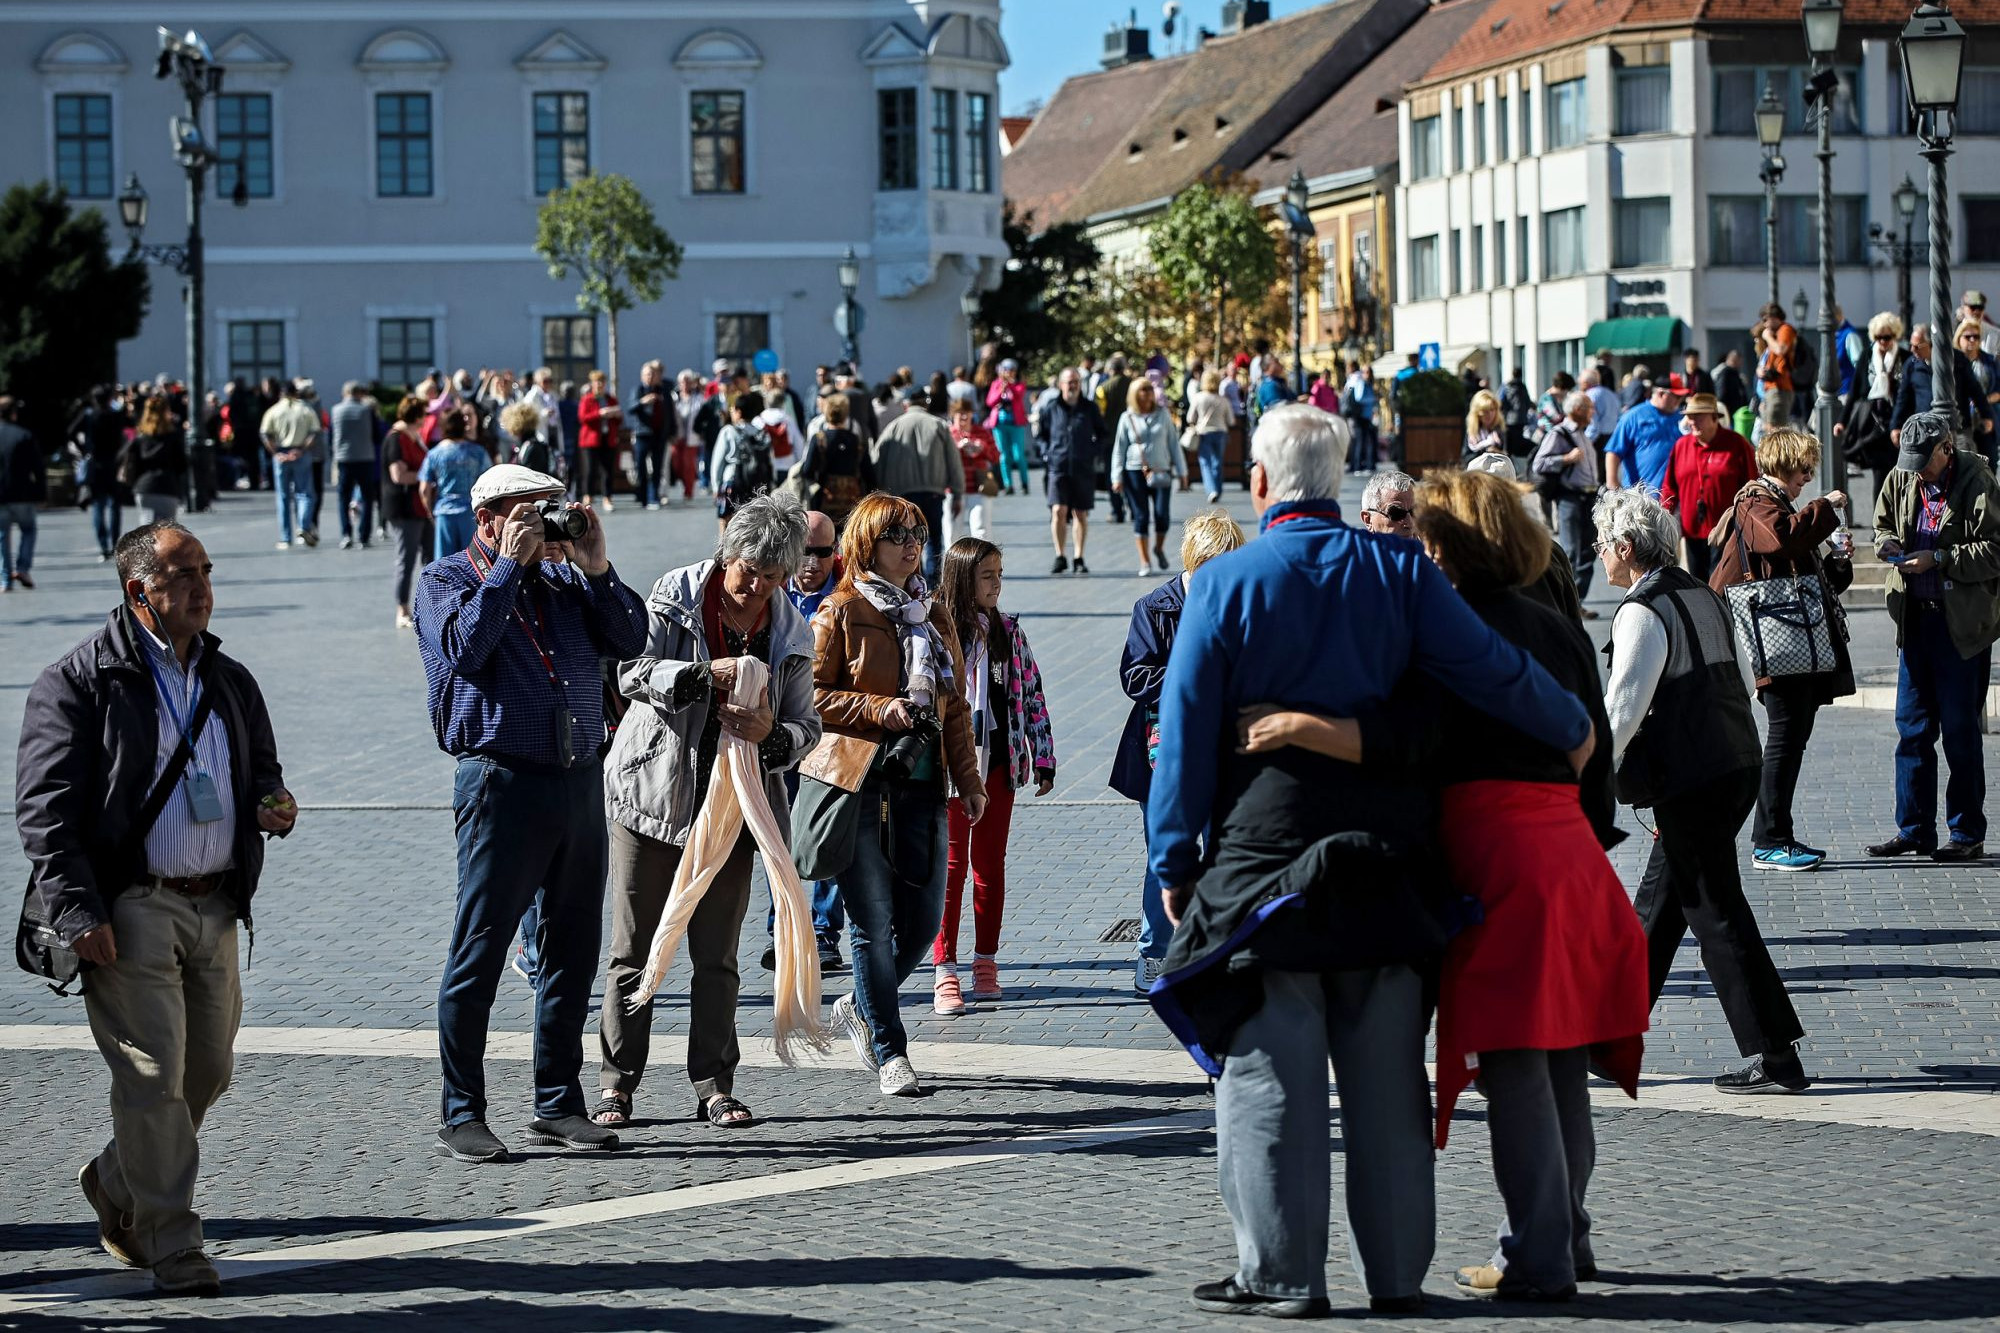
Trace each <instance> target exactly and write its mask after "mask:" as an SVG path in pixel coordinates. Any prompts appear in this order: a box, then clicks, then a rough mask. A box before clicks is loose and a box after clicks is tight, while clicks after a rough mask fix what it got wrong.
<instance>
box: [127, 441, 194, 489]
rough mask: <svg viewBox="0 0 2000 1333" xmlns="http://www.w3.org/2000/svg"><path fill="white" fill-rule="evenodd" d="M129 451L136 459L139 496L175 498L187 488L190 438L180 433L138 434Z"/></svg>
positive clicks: (136, 484)
mask: <svg viewBox="0 0 2000 1333" xmlns="http://www.w3.org/2000/svg"><path fill="white" fill-rule="evenodd" d="M126 448H128V449H130V450H132V453H133V456H134V458H135V460H136V465H135V466H136V471H137V474H138V475H137V477H136V479H135V480H134V481H133V483H132V491H133V493H134V494H136V495H171V496H175V497H176V498H178V497H179V495H180V493H181V492H182V491H184V490H186V489H187V437H186V436H184V435H182V434H181V433H180V432H179V431H178V430H169V431H168V432H167V433H166V434H164V435H134V436H133V437H132V443H131V444H129V445H127V446H126Z"/></svg>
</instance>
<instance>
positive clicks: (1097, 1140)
mask: <svg viewBox="0 0 2000 1333" xmlns="http://www.w3.org/2000/svg"><path fill="white" fill-rule="evenodd" d="M1214 1123H1215V1113H1214V1112H1213V1111H1207V1110H1202V1111H1184V1112H1181V1113H1180V1114H1177V1115H1169V1116H1149V1117H1146V1118H1144V1119H1140V1120H1126V1121H1121V1122H1119V1123H1117V1124H1111V1125H1098V1126H1091V1127H1083V1128H1077V1129H1066V1130H1053V1131H1050V1132H1048V1133H1045V1134H1031V1135H1027V1136H1024V1137H1022V1138H1017V1139H997V1140H993V1141H990V1142H986V1143H969V1144H961V1145H958V1146H956V1147H950V1148H937V1149H933V1150H931V1151H929V1152H921V1153H910V1154H907V1155H905V1156H901V1157H891V1158H874V1159H870V1160H866V1161H855V1162H843V1163H839V1164H837V1165H834V1166H818V1167H806V1168H803V1169H800V1170H797V1171H785V1172H779V1173H776V1174H773V1175H764V1176H749V1177H745V1178H743V1179H740V1180H724V1181H717V1182H716V1183H715V1184H713V1185H692V1186H688V1187H687V1188H684V1189H675V1190H657V1191H654V1192H652V1193H648V1194H632V1195H626V1196H625V1197H623V1198H618V1199H594V1200H592V1201H590V1202H589V1203H576V1204H566V1205H563V1206H560V1207H556V1208H541V1209H535V1210H533V1211H530V1212H525V1213H511V1214H507V1215H504V1216H499V1217H484V1218H474V1219H470V1220H467V1221H463V1222H447V1223H444V1224H443V1225H440V1226H432V1227H423V1228H420V1229H417V1230H413V1231H383V1232H371V1233H370V1234H368V1235H365V1236H350V1237H347V1238H345V1239H341V1240H330V1241H318V1242H315V1243H312V1244H309V1245H292V1246H285V1247H281V1248H278V1249H272V1250H254V1251H251V1252H250V1253H247V1254H233V1255H226V1256H224V1255H218V1256H215V1258H216V1267H217V1269H219V1270H220V1271H221V1273H222V1276H223V1277H224V1278H225V1279H231V1278H237V1279H240V1278H246V1277H252V1276H257V1277H261V1276H263V1275H265V1274H271V1273H291V1272H297V1271H299V1270H301V1269H308V1268H322V1267H326V1266H328V1265H332V1264H352V1263H366V1262H369V1261H371V1260H379V1259H401V1258H408V1257H410V1256H412V1255H418V1254H425V1253H430V1252H432V1251H437V1250H452V1249H458V1248H461V1247H463V1246H468V1245H477V1244H480V1243H482V1242H484V1241H490V1240H516V1239H519V1238H521V1237H524V1236H534V1235H539V1234H541V1233H544V1232H550V1231H565V1230H569V1229H571V1228H574V1227H582V1226H591V1225H594V1224H596V1223H599V1222H629V1221H636V1220H638V1219H640V1218H646V1217H658V1216H661V1215H664V1214H667V1213H679V1212H686V1211H688V1210H690V1209H698V1208H711V1207H714V1206H716V1205H718V1204H723V1205H726V1204H741V1203H747V1202H752V1201H755V1200H759V1199H770V1198H777V1197H780V1196H782V1195H787V1194H799V1193H804V1192H806V1191H809V1190H823V1189H836V1188H840V1187H843V1186H848V1185H869V1184H878V1183H881V1182H883V1181H892V1180H901V1179H906V1178H908V1177H911V1176H920V1175H928V1174H931V1173H934V1172H938V1171H950V1170H961V1169H963V1168H966V1167H973V1166H986V1165H991V1164H993V1163H995V1162H1004V1161H1008V1160H1012V1159H1016V1158H1022V1157H1037V1156H1043V1155H1046V1154H1049V1153H1062V1152H1073V1151H1075V1150H1076V1149H1079V1148H1091V1147H1097V1146H1101V1145H1103V1144H1108V1143H1122V1142H1127V1141H1129V1140H1132V1139H1139V1138H1149V1137H1158V1136H1161V1135H1166V1134H1179V1133H1184V1132H1186V1131H1188V1130H1205V1129H1208V1128H1210V1127H1212V1126H1213V1124H1214ZM151 1286H152V1281H151V1278H150V1277H149V1276H148V1275H147V1274H145V1273H143V1272H137V1271H133V1270H124V1271H121V1272H116V1273H106V1274H103V1275H102V1276H98V1277H89V1278H84V1279H82V1280H72V1281H66V1282H50V1283H46V1284H44V1285H42V1286H37V1287H24V1288H20V1289H18V1290H15V1291H10V1292H7V1293H5V1294H4V1295H0V1314H32V1313H34V1312H36V1311H43V1310H48V1309H51V1308H54V1307H59V1306H68V1305H75V1304H78V1303H80V1302H84V1301H94V1300H107V1299H120V1298H126V1297H130V1296H133V1295H136V1294H140V1293H143V1292H145V1291H148V1290H150V1289H151Z"/></svg>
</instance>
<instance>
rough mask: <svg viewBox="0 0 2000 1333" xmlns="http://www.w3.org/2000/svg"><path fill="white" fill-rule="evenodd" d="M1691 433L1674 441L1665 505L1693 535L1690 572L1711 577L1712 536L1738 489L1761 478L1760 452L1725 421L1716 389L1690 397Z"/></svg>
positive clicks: (1689, 540) (1665, 484) (1662, 486)
mask: <svg viewBox="0 0 2000 1333" xmlns="http://www.w3.org/2000/svg"><path fill="white" fill-rule="evenodd" d="M1685 417H1686V426H1687V431H1688V433H1687V434H1685V435H1683V436H1681V438H1680V440H1679V442H1678V443H1676V444H1675V445H1674V452H1673V454H1672V456H1671V457H1669V458H1668V459H1667V473H1666V475H1665V476H1664V477H1662V478H1661V479H1660V504H1661V505H1662V506H1663V507H1664V508H1665V509H1666V510H1667V512H1668V513H1670V514H1677V515H1679V517H1680V520H1681V533H1682V535H1683V536H1685V537H1686V538H1687V569H1688V573H1690V574H1692V575H1694V576H1695V577H1696V578H1698V579H1700V580H1702V581H1703V582H1704V583H1705V582H1707V581H1708V575H1709V572H1710V570H1711V569H1713V568H1714V565H1715V557H1714V552H1712V551H1711V550H1710V549H1709V545H1708V535H1709V534H1710V533H1711V532H1713V531H1715V525H1716V524H1717V523H1718V522H1720V521H1721V519H1722V515H1723V514H1724V513H1725V512H1726V511H1727V510H1728V508H1729V506H1730V505H1731V504H1733V503H1735V500H1736V493H1737V492H1738V491H1740V490H1742V489H1743V488H1744V487H1745V486H1747V485H1749V484H1750V483H1751V482H1753V481H1755V480H1756V479H1757V452H1756V450H1754V449H1752V448H1751V447H1750V441H1748V440H1746V439H1744V438H1743V437H1742V436H1741V435H1738V434H1737V433H1736V432H1735V431H1733V430H1731V429H1729V427H1727V426H1725V425H1723V424H1722V410H1721V408H1719V407H1718V406H1717V405H1716V401H1715V395H1714V394H1712V393H1698V394H1696V395H1695V396H1694V397H1692V398H1690V399H1688V405H1687V411H1686V413H1685Z"/></svg>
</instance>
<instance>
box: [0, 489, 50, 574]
mask: <svg viewBox="0 0 2000 1333" xmlns="http://www.w3.org/2000/svg"><path fill="white" fill-rule="evenodd" d="M39 522H40V519H39V516H38V515H37V514H36V513H35V502H34V501H33V500H15V501H12V502H10V503H8V504H0V572H4V573H5V574H6V585H7V586H8V587H10V588H11V587H13V586H14V578H15V576H16V575H18V574H26V573H28V572H29V571H30V570H32V569H33V568H34V567H35V528H36V525H37V524H38V523H39ZM15 528H19V529H20V530H21V547H20V549H19V550H18V551H16V550H15V548H14V529H15Z"/></svg>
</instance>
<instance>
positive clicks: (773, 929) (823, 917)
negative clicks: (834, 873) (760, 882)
mask: <svg viewBox="0 0 2000 1333" xmlns="http://www.w3.org/2000/svg"><path fill="white" fill-rule="evenodd" d="M806 892H807V893H809V894H811V895H812V909H813V934H814V935H816V936H818V937H819V942H820V947H821V948H825V947H827V946H828V945H832V946H833V947H835V948H838V947H839V943H840V932H841V931H842V930H843V929H844V928H845V927H846V925H847V912H846V910H845V909H843V908H842V907H841V905H840V881H839V880H837V879H816V880H813V881H812V882H810V883H809V884H807V885H806ZM770 896H771V893H770V888H769V886H768V885H767V886H766V888H765V890H764V897H765V901H766V906H765V910H764V934H765V935H767V936H775V935H776V934H777V931H778V905H777V904H776V903H774V902H771V901H770Z"/></svg>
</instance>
